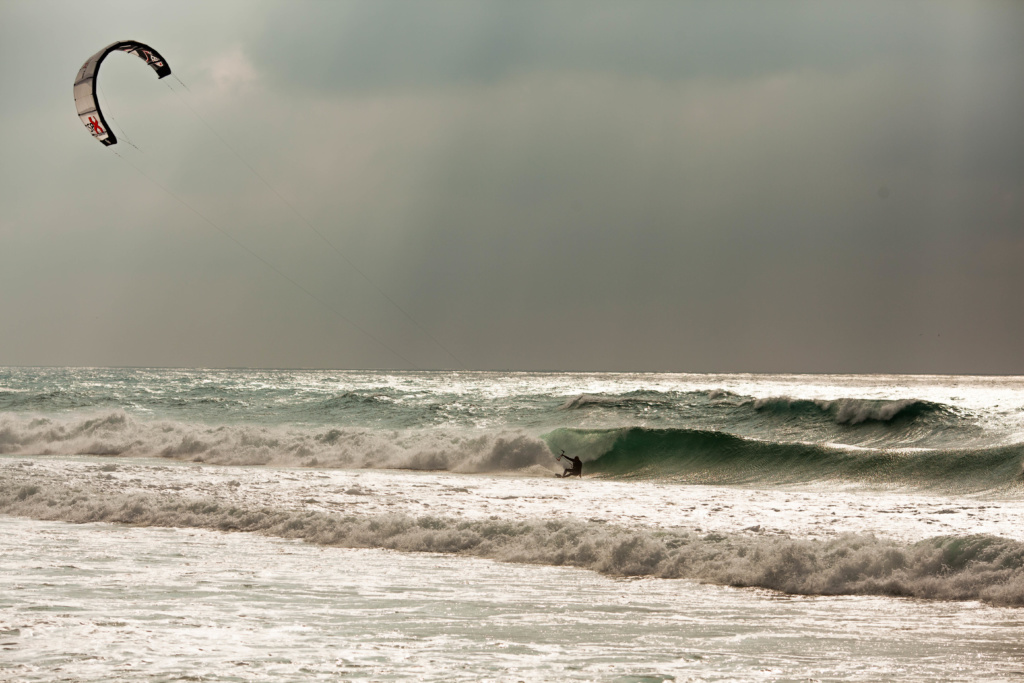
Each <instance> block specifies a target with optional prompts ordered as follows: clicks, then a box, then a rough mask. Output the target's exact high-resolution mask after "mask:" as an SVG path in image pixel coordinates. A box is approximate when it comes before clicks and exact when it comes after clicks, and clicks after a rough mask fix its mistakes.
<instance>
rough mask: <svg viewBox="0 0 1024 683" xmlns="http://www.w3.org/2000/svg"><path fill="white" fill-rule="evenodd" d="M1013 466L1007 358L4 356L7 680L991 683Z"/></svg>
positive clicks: (1021, 651) (1020, 505) (1017, 516)
mask: <svg viewBox="0 0 1024 683" xmlns="http://www.w3.org/2000/svg"><path fill="white" fill-rule="evenodd" d="M563 450H564V452H565V453H566V454H568V455H572V456H579V457H580V458H581V459H582V460H583V462H584V466H583V474H584V476H583V478H582V479H577V478H572V479H560V478H556V475H557V474H560V473H561V472H562V471H563V463H564V461H558V460H556V455H557V454H559V453H560V452H562V451H563ZM1022 475H1024V378H1021V377H962V376H900V375H842V376H839V375H835V376H824V375H741V374H722V375H693V374H615V373H589V374H586V373H488V372H479V373H477V372H385V371H363V372H349V371H345V372H342V371H305V370H295V371H288V370H280V371H267V370H186V369H91V368H89V369H84V368H2V369H0V528H2V532H0V555H2V558H0V653H2V654H0V680H12V681H14V680H17V681H48V680H55V679H61V680H75V681H94V680H95V681H99V680H104V681H108V680H151V681H162V680H225V681H226V680H233V681H234V680H269V679H273V680H296V681H299V680H318V679H321V678H324V679H328V678H329V679H335V680H336V679H339V678H340V679H343V680H350V679H365V680H409V679H415V680H430V681H449V680H467V681H468V680H495V681H506V680H507V681H521V680H522V681H525V680H531V681H542V680H554V679H559V680H581V681H582V680H588V681H589V680H594V681H662V680H780V679H781V680H790V679H809V678H810V679H817V680H879V679H896V678H899V679H901V680H965V681H968V680H969V681H975V680H1005V679H1007V678H1011V677H1016V676H1019V675H1021V674H1022V673H1024V661H1022V658H1024V646H1021V645H1020V640H1021V638H1020V636H1021V634H1022V627H1024V611H1022V610H1021V607H1024V524H1022V522H1024V487H1022V483H1024V476H1022Z"/></svg>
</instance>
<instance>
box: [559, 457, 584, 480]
mask: <svg viewBox="0 0 1024 683" xmlns="http://www.w3.org/2000/svg"><path fill="white" fill-rule="evenodd" d="M562 458H565V459H566V460H567V461H568V462H569V463H570V464H569V467H566V468H565V471H564V472H562V478H563V479H564V478H565V477H580V478H582V477H583V461H582V460H580V456H578V455H576V456H573V457H571V458H570V457H569V456H568V455H566V454H565V451H562V453H561V454H560V455H559V456H558V458H557V459H559V460H560V459H562Z"/></svg>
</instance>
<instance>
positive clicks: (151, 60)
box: [75, 40, 171, 145]
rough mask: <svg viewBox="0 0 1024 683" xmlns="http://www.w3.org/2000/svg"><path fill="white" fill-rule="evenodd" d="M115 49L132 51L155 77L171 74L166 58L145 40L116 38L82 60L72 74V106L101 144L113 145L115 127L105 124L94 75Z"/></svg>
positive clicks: (115, 141)
mask: <svg viewBox="0 0 1024 683" xmlns="http://www.w3.org/2000/svg"><path fill="white" fill-rule="evenodd" d="M114 50H120V51H121V52H127V53H128V54H130V55H135V56H136V57H138V58H139V59H141V60H142V61H144V62H145V63H146V64H149V66H150V67H152V69H153V71H155V72H156V75H157V78H163V77H164V76H170V75H171V67H170V66H168V65H167V60H165V59H164V58H163V57H162V56H161V55H160V53H159V52H157V51H156V50H154V49H153V48H151V47H150V46H149V45H146V44H145V43H140V42H137V41H134V40H119V41H117V42H116V43H111V44H110V45H107V46H106V47H105V48H103V49H102V50H100V51H99V52H97V53H96V54H94V55H93V56H92V57H89V59H87V60H86V61H85V64H83V65H82V68H81V69H79V70H78V76H76V77H75V108H76V109H78V118H80V119H81V120H82V123H83V124H84V125H85V127H86V128H87V129H88V130H89V132H90V133H91V134H92V136H93V137H94V138H96V139H97V140H99V141H100V142H102V143H103V144H104V145H116V144H117V137H116V136H115V135H114V131H112V130H110V126H108V125H107V120H106V119H105V118H103V112H102V111H101V110H100V101H99V98H97V97H96V77H97V76H99V73H100V64H102V63H103V60H104V59H106V58H107V55H109V54H110V53H111V52H113V51H114Z"/></svg>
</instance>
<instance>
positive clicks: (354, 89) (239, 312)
mask: <svg viewBox="0 0 1024 683" xmlns="http://www.w3.org/2000/svg"><path fill="white" fill-rule="evenodd" d="M60 7H61V9H62V10H63V12H62V13H57V15H58V16H59V17H60V19H58V20H56V21H53V20H50V19H49V17H51V16H54V7H53V6H52V5H39V4H36V3H8V4H5V5H2V6H0V12H2V13H3V14H2V15H0V53H2V56H4V57H5V58H8V59H11V58H13V55H21V54H25V53H27V52H28V51H29V49H30V47H31V46H32V45H34V44H36V43H37V42H38V41H39V40H42V39H44V38H45V37H46V36H53V38H54V40H55V42H54V43H53V45H54V47H53V49H51V50H49V51H47V52H46V54H45V55H43V56H42V57H40V59H39V60H37V61H35V62H31V61H30V62H29V64H30V65H29V66H27V67H26V68H25V69H23V70H20V71H19V72H18V73H17V74H16V75H11V76H5V81H4V85H5V89H6V90H7V92H9V93H10V94H11V97H8V98H4V99H3V100H0V101H2V103H0V121H2V122H3V123H4V125H5V129H7V130H17V131H19V135H16V136H14V137H13V138H12V139H11V140H9V142H8V144H7V148H6V153H5V155H4V157H3V161H2V162H0V244H2V247H0V319H2V320H4V321H5V327H4V333H3V334H2V335H0V364H32V363H40V364H65V363H73V364H101V365H147V364H157V365H163V364H170V365H218V366H224V365H272V366H341V367H381V366H397V367H401V366H404V365H407V363H406V361H407V360H408V361H411V362H412V363H414V364H416V365H418V366H421V367H438V366H448V365H451V364H452V359H451V358H450V357H448V356H447V355H446V354H445V353H444V352H443V351H442V350H441V349H439V348H437V346H436V345H434V344H433V343H432V342H431V341H430V340H429V339H428V338H427V337H426V336H425V335H424V334H423V333H422V331H421V330H419V329H417V328H416V326H415V325H413V324H412V323H410V322H409V321H408V320H407V319H406V318H405V317H404V316H403V315H401V314H400V313H399V312H398V311H396V310H395V309H394V308H393V307H392V306H391V305H390V304H388V302H387V301H386V300H384V299H383V298H382V297H381V296H380V294H379V293H378V292H377V291H376V290H375V288H374V286H371V285H369V284H367V283H366V282H365V281H364V280H362V279H361V278H360V277H359V276H358V275H357V274H356V273H354V272H353V271H352V269H351V268H350V267H348V266H347V265H346V264H345V263H344V262H343V260H342V259H340V258H339V257H338V256H337V254H335V253H334V252H333V251H332V250H331V249H329V248H327V247H326V245H325V244H324V243H323V242H322V241H321V240H320V238H319V237H317V236H316V235H315V234H313V233H312V232H311V231H309V230H308V229H307V227H306V226H305V225H304V224H303V221H302V220H300V219H299V218H297V217H296V216H295V214H294V213H292V212H291V211H290V210H289V209H288V207H287V206H285V205H283V204H282V202H280V201H279V200H278V198H277V197H276V196H274V192H273V191H271V190H269V189H268V188H267V187H266V186H265V185H264V184H263V183H262V182H261V181H260V180H259V179H258V178H257V177H256V176H254V175H253V174H252V173H251V172H250V171H249V170H248V169H247V168H246V167H245V166H244V164H242V163H240V162H239V161H238V160H237V159H236V158H235V157H234V155H233V154H232V153H231V151H230V150H227V149H226V148H224V147H223V145H221V144H220V142H219V141H218V140H217V138H216V137H215V136H213V135H211V134H210V133H209V131H207V130H206V128H205V125H204V124H203V123H202V122H201V121H199V120H197V119H196V118H195V117H194V116H193V115H192V113H191V112H190V111H189V110H188V108H187V106H186V105H185V104H183V103H182V102H181V101H180V100H179V97H178V95H177V94H175V93H174V92H172V91H171V90H169V89H168V88H167V87H166V86H165V84H163V83H158V82H156V81H153V80H152V76H151V74H148V73H145V72H144V70H142V71H140V70H137V69H134V68H133V67H135V66H136V65H135V64H133V63H130V61H122V62H116V63H113V62H112V63H110V64H109V70H108V71H105V72H104V76H103V77H102V79H105V80H103V82H104V88H105V90H106V96H107V99H108V100H109V102H110V104H111V106H112V107H113V106H114V105H116V109H117V114H116V115H117V117H118V121H119V123H120V125H123V126H124V127H125V128H126V129H127V130H128V131H129V132H130V134H131V137H132V139H133V140H134V141H135V142H136V143H138V145H139V146H140V147H141V149H142V151H141V152H139V151H136V150H134V149H131V148H127V147H121V148H120V152H121V153H122V155H123V156H125V157H126V158H127V159H128V160H129V161H130V162H131V163H133V164H135V165H137V166H138V167H139V168H140V169H142V170H143V171H144V172H145V173H146V174H147V176H148V178H146V177H142V176H140V175H139V174H138V173H137V172H136V171H135V170H134V169H133V168H132V167H131V166H129V165H128V164H127V163H125V162H123V161H122V160H120V159H118V158H117V157H114V156H112V155H111V153H110V150H104V149H102V148H100V146H99V145H98V144H96V143H95V142H93V141H92V140H90V139H88V136H87V134H86V133H85V132H84V131H83V130H82V129H81V126H80V124H79V123H78V121H77V119H76V118H75V117H74V111H73V105H72V104H71V97H70V89H71V87H70V80H71V78H72V77H73V75H74V71H75V70H76V69H77V68H78V66H79V65H80V63H81V61H82V60H83V59H84V58H85V56H88V54H91V52H92V51H94V50H95V49H97V48H98V47H99V46H102V45H103V44H105V43H106V42H109V41H111V40H113V39H116V38H121V37H134V38H138V39H143V40H148V41H150V42H152V43H153V44H154V45H159V46H160V48H161V49H162V50H163V51H164V53H165V55H166V56H167V57H168V59H169V60H170V61H171V63H172V66H174V68H175V72H176V74H179V75H180V76H181V78H182V79H183V80H184V81H185V82H187V83H188V84H189V87H190V88H191V92H185V91H184V90H182V89H180V88H179V94H180V95H181V96H182V97H184V98H185V99H186V101H187V102H188V103H189V106H192V107H194V108H196V110H197V111H200V112H201V113H202V114H203V116H204V118H205V119H206V120H207V121H208V122H209V123H210V124H211V125H213V126H214V128H215V129H216V130H218V131H219V132H220V134H221V135H223V136H224V137H225V139H227V140H229V141H230V143H231V144H232V146H233V147H234V148H235V149H236V150H237V151H238V152H239V153H241V154H242V155H243V157H244V158H245V159H246V162H247V163H250V164H252V165H253V167H254V168H256V169H257V171H258V172H259V173H260V174H261V175H262V176H263V177H264V178H266V179H267V180H269V181H270V183H271V184H272V186H273V187H274V188H275V189H276V190H277V191H279V192H281V193H282V194H283V195H284V196H285V197H287V198H288V200H289V202H291V203H292V204H293V205H294V206H296V207H298V208H299V209H300V211H301V212H302V214H303V215H304V216H306V217H308V218H309V219H310V220H311V221H312V222H313V223H314V225H316V226H317V227H318V229H320V230H321V231H322V232H323V233H324V234H325V235H326V236H328V237H329V238H330V239H331V241H333V242H334V243H335V244H336V245H338V246H339V247H340V248H341V249H342V250H343V251H344V253H345V254H346V255H347V256H348V257H350V258H351V259H352V260H354V261H355V262H356V263H358V264H359V266H360V268H361V269H363V270H364V272H367V273H369V274H370V275H371V276H372V278H373V281H374V284H375V285H376V286H377V287H379V288H380V289H383V290H384V291H385V292H387V293H388V295H389V296H391V297H392V298H394V299H395V300H396V301H398V302H400V303H401V304H402V306H403V308H405V309H406V310H407V311H409V312H410V313H412V314H413V316H414V317H415V318H416V320H417V321H418V322H420V323H421V324H422V325H423V326H424V327H425V328H427V329H428V330H429V331H430V332H431V334H433V335H434V336H436V337H437V338H438V339H440V340H442V343H444V344H445V345H446V346H448V347H449V348H450V349H451V350H452V351H454V352H455V353H456V354H457V355H458V356H459V357H460V358H461V359H462V360H464V361H465V362H466V363H467V364H469V365H471V366H473V367H483V368H517V369H624V370H626V369H638V370H692V371H699V370H723V371H729V370H755V371H756V370H761V371H774V370H779V371H786V370H792V371H808V372H811V371H861V372H865V371H905V372H999V373H1024V365H1022V364H1021V363H1022V360H1021V358H1022V357H1021V355H1020V353H1019V339H1020V337H1021V334H1022V333H1024V274H1022V273H1024V269H1021V268H1020V267H1019V263H1020V262H1021V257H1022V256H1024V235H1022V233H1024V167H1022V164H1024V161H1022V160H1024V129H1022V127H1021V126H1020V125H1019V118H1020V117H1019V114H1020V112H1021V111H1024V78H1021V77H1020V76H1021V70H1022V67H1021V65H1022V64H1024V40H1022V38H1024V36H1022V35H1021V34H1022V33H1024V21H1022V17H1024V10H1022V9H1021V8H1020V6H1019V5H1016V4H1010V3H1006V4H1004V3H972V4H969V5H968V4H941V3H930V2H929V3H920V4H917V3H899V4H895V5H894V4H892V3H880V4H870V3H843V4H838V3H836V4H822V3H808V4H804V3H786V4H780V3H773V4H771V5H765V4H764V3H693V4H688V3H674V2H673V3H654V2H650V3H612V2H607V3H605V2H596V3H595V2H590V3H569V2H566V3H557V2H556V3H550V2H547V3H529V2H507V3H498V2H495V3H437V4H419V3H389V2H366V3H362V2H360V3H308V4H306V3H280V4H278V3H261V4H248V3H243V4H239V5H232V4H222V5H216V6H215V9H214V10H212V11H211V10H210V9H209V8H207V6H206V5H205V4H182V5H180V6H178V8H179V9H177V10H176V12H174V13H171V14H166V13H164V14H161V10H160V7H161V6H160V5H158V4H155V3H154V4H121V3H108V4H103V5H100V6H99V9H101V10H106V11H103V12H100V15H102V17H104V18H106V20H107V21H109V22H112V23H111V24H110V25H106V24H104V21H103V20H101V19H100V18H97V17H96V16H94V15H93V14H92V13H91V10H92V9H95V8H94V7H93V6H92V5H90V8H91V9H90V11H85V9H84V8H80V7H79V6H78V5H74V4H68V5H61V6H60ZM158 17H162V18H160V19H159V20H158ZM104 68H105V69H107V67H106V66H105V67H104ZM156 183H159V184H160V185H162V186H164V187H166V188H167V189H169V190H170V191H171V192H173V193H174V194H175V195H177V197H179V198H181V199H182V200H184V201H185V202H187V203H188V204H190V205H191V206H193V207H195V208H196V209H197V210H198V211H200V212H201V213H202V214H203V215H204V216H206V217H208V218H209V219H211V220H212V221H214V222H215V223H216V224H217V225H218V226H220V227H221V228H223V229H224V230H226V231H227V232H229V233H230V234H231V235H232V236H233V237H234V238H235V239H237V240H239V241H241V242H243V243H244V244H245V245H246V246H247V247H248V248H250V249H252V250H253V251H255V252H256V253H258V254H259V255H260V256H261V257H262V258H264V259H266V260H267V261H269V262H270V263H271V264H272V265H273V266H274V268H275V269H277V270H279V271H280V272H282V273H284V274H286V275H287V276H288V277H289V278H291V279H294V280H295V281H296V282H298V283H299V284H300V285H301V286H302V287H303V288H305V289H307V290H308V291H309V292H310V293H312V294H313V295H314V296H315V297H316V298H317V299H319V301H317V300H314V299H313V298H312V297H310V296H309V295H307V294H306V293H304V292H302V291H300V290H299V289H297V288H296V287H294V286H293V285H291V284H289V283H288V282H287V281H285V280H284V279H283V278H281V277H280V276H279V275H278V274H276V273H275V272H273V271H272V270H270V269H268V268H267V267H266V266H265V265H264V264H262V263H260V262H259V261H258V260H256V259H254V258H253V257H252V256H251V255H250V254H248V253H246V252H245V251H244V250H243V249H241V248H239V247H238V245H237V244H235V243H234V242H232V241H231V240H230V239H228V238H225V237H224V236H223V235H222V234H220V233H219V232H218V231H217V230H216V229H214V228H212V227H211V226H209V225H208V224H206V223H205V222H204V221H203V220H201V219H199V218H197V217H196V215H195V214H193V213H191V212H190V211H189V210H188V209H187V208H185V207H184V206H182V205H181V204H179V203H178V202H177V201H176V200H175V199H174V198H173V197H171V196H169V195H168V194H166V193H164V192H163V190H161V189H160V187H158V186H157V184H156ZM323 304H326V305H327V306H329V307H330V308H331V309H333V310H334V311H335V312H337V313H340V314H341V316H338V315H336V314H335V313H332V312H331V311H329V310H327V309H326V308H325V307H324V305H323ZM343 318H344V319H343ZM352 323H355V325H357V326H358V327H360V328H362V329H363V330H365V331H366V332H369V333H370V334H372V335H373V336H374V337H376V339H377V340H379V342H375V341H374V340H373V339H370V338H369V337H367V336H366V335H365V334H362V333H360V332H359V331H358V330H356V329H355V327H354V326H353V324H352ZM380 342H382V343H383V345H386V346H387V347H390V348H391V349H393V350H394V352H397V355H396V353H392V352H391V351H388V350H387V349H386V348H383V345H382V343H380ZM403 359H404V360H403Z"/></svg>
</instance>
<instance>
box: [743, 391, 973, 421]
mask: <svg viewBox="0 0 1024 683" xmlns="http://www.w3.org/2000/svg"><path fill="white" fill-rule="evenodd" d="M753 407H754V410H756V411H758V412H760V413H770V414H775V415H778V416H780V417H782V418H788V417H794V416H795V417H799V416H805V415H812V416H827V417H828V418H830V419H831V420H832V421H833V422H835V423H836V424H840V425H858V424H862V423H865V422H894V421H900V420H905V421H910V420H915V419H919V418H932V419H934V418H938V419H945V420H948V421H950V422H956V421H958V420H959V419H960V416H959V414H958V413H957V412H956V411H954V410H953V409H952V408H950V407H949V406H945V405H942V404H941V403H934V402H932V401H923V400H920V399H902V400H898V401H884V400H878V399H858V398H841V399H835V400H831V401H826V400H819V399H800V398H791V397H789V396H773V397H770V398H760V399H756V400H754V402H753Z"/></svg>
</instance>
